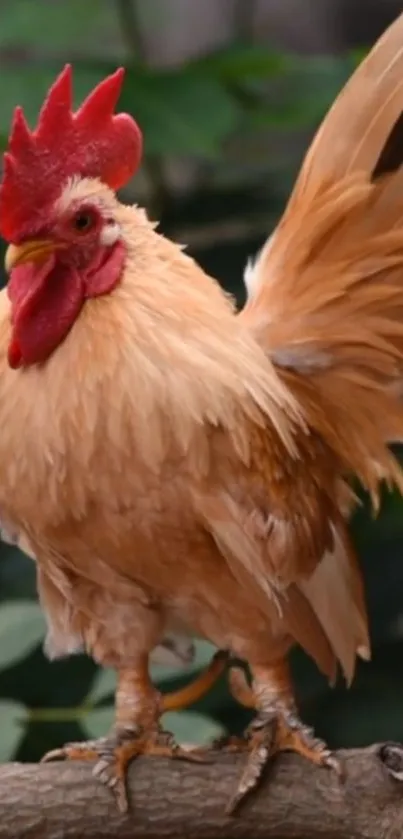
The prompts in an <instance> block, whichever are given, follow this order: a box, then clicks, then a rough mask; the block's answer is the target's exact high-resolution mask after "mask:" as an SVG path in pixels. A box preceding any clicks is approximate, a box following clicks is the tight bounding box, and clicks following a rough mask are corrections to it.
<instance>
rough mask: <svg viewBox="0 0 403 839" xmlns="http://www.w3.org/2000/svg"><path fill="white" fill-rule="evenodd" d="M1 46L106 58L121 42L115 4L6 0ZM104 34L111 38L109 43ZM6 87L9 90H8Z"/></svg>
mask: <svg viewBox="0 0 403 839" xmlns="http://www.w3.org/2000/svg"><path fill="white" fill-rule="evenodd" d="M2 5H3V7H4V6H5V7H6V9H5V10H4V11H3V15H2V21H1V29H0V46H1V47H3V50H4V48H7V47H8V48H9V47H10V46H16V47H25V48H28V49H29V48H36V49H37V48H41V51H42V50H45V51H48V52H52V53H53V54H54V53H55V51H57V50H58V49H61V48H63V47H70V48H72V49H73V50H74V52H78V51H79V50H80V48H82V49H84V50H85V52H86V53H87V54H88V51H91V50H92V49H94V50H97V51H98V52H99V53H101V51H102V53H103V54H105V49H107V50H108V48H109V46H110V44H111V43H113V38H112V34H115V33H116V39H117V40H118V34H119V33H118V30H119V27H118V20H117V15H116V12H115V10H114V9H113V4H111V3H109V2H105V0H85V3H83V2H82V0H68V2H63V1H62V0H59V2H57V1H56V2H55V0H50V1H49V0H35V3H32V2H31V0H3V4H2ZM105 34H107V35H109V39H106V38H105V37H102V36H105ZM5 87H6V86H5Z"/></svg>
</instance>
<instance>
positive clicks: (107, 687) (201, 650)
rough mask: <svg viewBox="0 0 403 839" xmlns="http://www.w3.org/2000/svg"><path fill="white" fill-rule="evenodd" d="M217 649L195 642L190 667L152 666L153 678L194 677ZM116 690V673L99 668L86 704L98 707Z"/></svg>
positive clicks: (161, 679) (157, 680)
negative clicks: (97, 705) (193, 655)
mask: <svg viewBox="0 0 403 839" xmlns="http://www.w3.org/2000/svg"><path fill="white" fill-rule="evenodd" d="M215 651H216V648H215V647H214V645H213V644H210V643H209V642H208V641H195V657H194V659H193V661H192V663H191V664H190V665H189V666H188V667H178V666H175V667H170V666H166V665H162V664H154V665H153V664H152V665H151V677H152V679H153V681H154V682H156V683H157V684H158V682H163V681H169V680H170V679H172V678H177V677H178V676H181V677H182V676H183V675H186V674H189V677H192V676H193V675H194V673H195V672H196V671H197V670H201V669H202V668H203V667H206V666H207V665H208V664H209V662H210V660H211V658H212V657H213V655H214V653H215ZM115 690H116V673H115V671H114V670H111V669H103V668H99V670H98V671H97V673H96V674H95V678H94V681H93V683H92V686H91V690H90V691H89V693H88V695H87V697H86V700H85V701H86V703H87V704H91V705H96V704H97V703H98V702H101V701H102V700H103V699H106V697H108V696H110V695H111V694H114V693H115Z"/></svg>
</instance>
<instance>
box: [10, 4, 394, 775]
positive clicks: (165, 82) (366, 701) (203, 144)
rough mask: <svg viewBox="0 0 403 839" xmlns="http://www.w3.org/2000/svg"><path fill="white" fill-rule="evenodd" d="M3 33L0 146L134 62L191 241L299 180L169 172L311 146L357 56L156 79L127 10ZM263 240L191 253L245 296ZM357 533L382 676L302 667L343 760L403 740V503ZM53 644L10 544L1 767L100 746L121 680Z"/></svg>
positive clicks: (228, 713) (72, 14)
mask: <svg viewBox="0 0 403 839" xmlns="http://www.w3.org/2000/svg"><path fill="white" fill-rule="evenodd" d="M151 6H152V4H151ZM0 24H1V25H0V67H1V69H2V71H3V72H2V75H1V83H0V94H1V95H0V145H1V144H2V145H3V147H4V146H5V144H6V138H7V133H8V128H9V124H10V119H11V116H12V111H13V108H14V106H15V105H16V104H17V103H18V104H22V105H23V106H24V110H25V111H26V114H27V117H28V119H29V121H30V122H31V124H34V122H35V119H36V117H37V113H38V109H39V107H40V105H41V103H42V101H43V97H44V95H45V93H46V91H47V89H48V87H49V85H50V84H51V82H52V81H53V79H54V77H55V74H56V72H57V71H58V70H59V69H60V68H61V66H62V65H63V64H64V63H65V61H71V62H72V63H73V64H74V85H75V90H74V95H75V101H76V103H77V104H79V103H80V102H81V101H82V99H83V97H84V95H85V94H86V93H87V92H88V91H89V90H90V88H91V87H92V86H93V85H94V84H95V83H96V82H97V81H99V80H100V79H101V78H102V77H103V76H104V75H105V74H107V73H108V72H110V71H112V70H113V69H115V67H116V65H117V64H118V63H124V64H125V66H126V67H127V76H126V81H125V86H124V91H123V96H122V101H121V105H122V107H123V108H124V109H126V110H127V111H129V112H131V113H133V114H134V115H135V117H136V119H137V120H138V121H139V123H140V125H141V127H142V129H143V131H144V135H145V155H146V161H145V162H146V165H145V171H146V173H147V176H148V178H149V180H150V186H151V192H152V191H153V189H154V190H156V191H158V189H159V190H161V186H162V188H163V191H164V193H165V201H164V204H163V206H162V208H161V211H162V228H163V229H164V230H165V232H167V233H171V234H173V235H174V234H175V231H176V230H179V229H180V228H181V227H184V226H186V225H189V224H193V226H194V227H196V228H197V227H198V225H200V226H202V225H203V224H205V223H206V220H208V221H209V223H210V224H212V225H213V227H214V224H216V225H217V230H219V229H220V225H222V223H223V222H225V223H227V222H228V221H229V220H231V219H233V218H238V217H239V215H241V216H242V218H244V219H245V218H247V219H249V218H253V217H254V214H256V213H258V212H260V213H261V212H262V211H263V212H264V213H265V217H267V220H268V221H267V228H269V224H270V222H269V220H271V222H273V221H274V220H275V218H276V217H278V215H279V213H280V212H281V209H282V206H283V202H284V199H285V196H286V193H287V191H288V189H289V185H290V183H291V181H292V177H293V175H294V174H295V172H294V168H293V167H294V161H292V163H289V164H288V168H287V167H286V168H285V169H284V171H283V170H281V173H280V175H277V178H276V173H275V171H274V170H273V167H272V169H271V171H270V172H269V170H268V171H267V177H265V179H264V181H265V182H264V185H263V186H262V181H261V177H260V179H259V180H256V181H251V182H249V183H247V184H243V186H241V187H239V186H237V187H235V186H234V187H232V186H231V184H229V186H227V188H226V190H225V191H224V190H221V191H220V192H219V191H218V190H217V189H216V190H215V191H214V189H210V190H209V192H208V193H207V192H205V193H203V194H190V195H186V196H181V197H175V196H174V195H171V194H170V193H169V188H168V187H167V185H166V184H165V182H164V165H165V163H166V161H167V159H168V158H170V157H175V158H180V159H181V158H193V159H195V160H198V161H202V162H204V163H205V164H206V165H208V166H209V167H211V170H212V171H213V172H218V171H221V169H222V168H223V167H224V166H225V165H226V162H227V152H228V144H229V143H230V141H231V139H233V138H247V137H255V136H259V135H260V134H261V133H262V132H263V134H264V136H266V134H265V132H267V131H270V132H272V135H271V136H273V134H274V136H275V134H276V132H277V131H278V132H280V136H281V137H284V136H285V135H286V136H287V137H291V138H292V137H294V135H295V132H296V131H297V130H300V129H301V128H303V129H306V130H307V131H308V132H311V131H312V130H313V128H314V126H315V125H316V124H317V122H318V121H319V119H320V117H321V116H322V114H323V113H324V112H325V110H326V108H327V107H328V105H329V104H330V103H331V101H332V100H333V98H334V96H335V95H336V93H337V91H338V90H339V89H340V87H341V86H342V84H343V83H344V81H345V80H346V78H347V77H348V75H349V74H350V72H351V70H352V68H353V66H354V64H355V63H356V62H357V60H358V59H359V58H360V56H358V55H356V54H352V55H348V56H341V57H330V56H321V57H308V56H305V57H300V56H296V55H282V54H279V53H278V52H276V51H275V50H274V49H265V48H263V47H261V46H259V47H258V46H256V45H253V44H249V43H241V42H240V43H234V44H232V45H230V46H227V47H225V48H223V49H221V50H217V51H215V52H214V53H211V54H208V55H204V56H202V57H199V58H197V59H195V60H192V61H188V62H186V63H185V64H183V65H181V66H177V67H175V68H173V69H166V70H164V69H156V68H152V67H150V66H148V64H147V63H146V62H145V60H144V57H143V55H144V44H143V42H142V25H141V24H142V22H141V20H138V16H137V15H136V7H135V3H134V2H130V0H129V2H127V0H120V2H118V1H117V2H114V3H111V2H109V0H107V1H106V0H104V1H103V0H85V3H83V2H82V0H68V2H67V0H66V2H54V0H35V3H33V2H32V0H13V2H3V4H2V7H1V10H0ZM151 24H152V25H159V21H158V20H157V19H156V20H153V21H151ZM148 25H150V20H149V21H148ZM284 132H285V135H284ZM329 154H331V149H329ZM246 162H247V161H246V158H245V165H246ZM161 181H162V184H161ZM267 232H269V230H268V229H267ZM262 238H263V237H261V236H260V233H259V234H258V233H256V234H254V233H250V232H248V233H245V235H241V236H240V237H238V238H236V239H233V240H232V241H230V242H221V239H220V233H219V232H217V235H216V237H215V240H214V236H213V242H212V243H210V244H205V245H200V246H199V247H198V248H197V247H194V248H193V254H194V256H195V257H196V258H197V259H199V261H200V262H201V263H202V264H203V266H204V267H205V268H206V270H208V271H209V272H210V273H212V274H214V275H215V276H217V277H218V278H219V279H220V280H221V281H222V283H223V284H224V285H225V286H226V287H227V288H228V289H230V290H231V291H232V292H234V293H236V294H237V295H238V297H239V298H240V297H241V296H242V283H241V271H242V267H243V265H244V264H245V261H246V258H247V257H248V256H249V254H250V253H253V252H254V251H256V250H257V248H258V247H259V246H260V244H261V242H262ZM353 534H354V538H355V541H356V544H357V547H358V550H359V552H360V556H361V558H362V562H363V566H364V569H365V575H366V583H367V591H368V599H369V604H370V612H371V617H372V626H373V633H374V641H375V657H374V662H373V663H372V664H371V665H368V664H361V665H360V666H359V669H358V676H357V679H356V681H355V683H354V685H353V688H352V689H351V690H350V691H349V692H347V691H346V690H345V688H344V687H343V686H342V685H341V686H340V687H338V689H337V690H335V691H333V692H331V691H329V689H328V687H327V685H326V684H325V682H324V680H323V679H322V678H321V676H320V675H319V674H318V673H317V671H316V669H315V667H314V666H313V664H312V663H311V662H310V661H308V660H307V658H306V657H305V656H304V655H303V654H302V653H301V652H299V651H295V653H294V654H293V668H294V673H295V678H296V683H297V690H298V695H299V698H300V700H301V703H302V706H303V711H304V714H305V717H306V719H307V721H311V722H314V723H315V725H316V726H317V730H318V733H319V734H321V735H322V736H325V737H326V738H327V739H328V741H329V744H330V745H333V746H337V745H340V744H344V745H356V744H361V743H367V742H370V741H373V740H378V739H379V740H380V739H387V738H395V739H402V740H403V629H402V626H401V625H400V629H399V616H403V561H402V560H401V558H400V554H401V552H402V547H403V516H402V503H401V501H400V499H398V498H396V497H395V496H388V497H386V498H385V504H384V508H383V513H382V515H381V517H380V518H379V520H378V521H377V522H373V521H372V520H371V518H370V516H369V513H368V510H367V507H366V505H365V504H364V506H363V509H362V510H361V511H360V513H359V514H358V515H357V517H356V519H355V521H354V523H353ZM111 619H113V616H111ZM402 623H403V617H400V624H402ZM44 634H45V625H44V619H43V617H42V615H41V612H40V609H39V606H38V604H37V602H36V594H35V568H34V564H33V563H32V562H31V561H30V560H29V559H28V558H27V557H24V556H23V555H22V554H20V553H19V551H18V550H17V549H15V548H13V547H10V546H9V545H5V544H2V545H0V727H1V732H2V736H1V738H0V760H3V761H4V760H9V759H11V758H15V757H16V758H18V759H22V760H36V759H39V758H40V757H41V755H42V754H43V753H44V752H45V751H46V750H47V749H50V748H54V747H55V746H57V745H60V744H61V743H63V742H65V741H67V740H74V739H78V738H80V737H85V736H89V737H92V736H98V735H101V734H103V733H105V732H106V730H107V728H108V726H109V724H110V722H111V719H112V700H113V688H114V674H113V673H111V672H108V671H107V672H103V671H101V670H100V669H99V668H98V667H96V666H95V665H94V664H93V662H92V661H90V660H89V659H88V658H87V657H86V656H84V655H80V656H75V657H73V658H71V659H69V660H64V661H58V662H54V663H50V662H48V661H47V660H46V658H45V656H44V654H43V652H42V647H41V645H42V641H43V638H44ZM210 655H211V647H210V645H208V644H206V643H199V644H198V646H197V657H196V661H195V663H194V664H193V665H192V668H190V670H189V671H188V672H187V673H185V674H184V673H182V672H178V671H173V670H167V669H165V670H162V669H161V668H155V669H154V671H153V674H154V677H155V679H156V681H157V682H158V684H159V685H160V686H161V688H162V689H164V690H167V689H172V688H174V687H177V686H179V685H180V684H182V683H183V682H184V681H185V680H186V679H188V678H191V676H192V674H193V673H194V671H195V670H196V669H199V668H200V667H201V666H202V665H203V664H204V663H206V662H207V660H208V659H209V657H210ZM167 716H169V719H167V720H166V723H167V725H168V726H169V727H171V729H172V730H174V732H175V733H176V735H177V736H178V738H179V739H180V740H182V741H185V742H186V741H192V742H194V741H198V742H205V741H207V740H209V739H211V738H212V737H216V736H218V735H219V734H220V733H222V732H224V731H226V730H232V731H235V732H236V731H240V730H241V729H242V727H243V725H244V724H245V722H246V721H247V720H248V713H247V712H246V711H244V710H242V709H239V708H237V707H236V706H235V703H234V702H233V701H232V699H231V698H230V696H229V693H228V690H227V687H226V684H225V680H224V679H221V680H220V682H219V683H218V685H217V686H216V688H215V689H214V690H213V691H212V692H211V694H210V695H209V696H207V697H206V698H205V699H204V700H203V701H202V702H200V703H199V704H198V705H197V706H196V707H195V708H194V709H191V710H189V712H186V713H181V714H172V715H167Z"/></svg>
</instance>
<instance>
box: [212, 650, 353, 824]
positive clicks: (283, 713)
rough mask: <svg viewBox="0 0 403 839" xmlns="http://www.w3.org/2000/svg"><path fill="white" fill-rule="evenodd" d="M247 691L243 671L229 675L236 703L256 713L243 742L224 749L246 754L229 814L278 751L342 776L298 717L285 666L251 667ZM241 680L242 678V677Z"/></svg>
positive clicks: (234, 743) (284, 664)
mask: <svg viewBox="0 0 403 839" xmlns="http://www.w3.org/2000/svg"><path fill="white" fill-rule="evenodd" d="M251 670H252V675H253V684H252V687H251V688H250V687H249V686H248V685H247V683H246V680H245V679H244V676H243V672H242V671H239V670H236V671H234V672H233V673H232V674H231V675H232V678H231V688H232V693H233V695H234V696H235V698H236V699H238V701H240V702H241V703H242V704H243V705H246V706H247V707H249V708H254V709H255V710H256V716H255V718H254V720H253V721H252V723H251V725H250V726H249V727H248V729H247V731H246V736H245V738H244V739H243V740H239V739H238V740H236V739H235V738H232V739H231V740H230V741H229V742H228V744H227V749H229V750H231V751H245V752H248V757H247V762H246V766H245V769H244V772H243V774H242V777H241V779H240V782H239V785H238V789H237V791H236V792H235V795H234V796H233V798H232V800H231V801H230V804H229V806H228V808H227V812H228V813H232V812H233V811H234V810H235V808H236V807H237V805H238V804H239V803H240V801H241V800H242V799H243V798H244V797H245V795H247V794H248V792H250V791H251V790H252V789H253V788H254V787H256V786H257V785H258V783H259V780H260V778H261V776H262V773H263V770H264V768H265V766H266V765H267V763H268V762H269V760H270V759H271V758H272V757H273V756H274V755H275V754H277V753H278V752H283V751H294V752H297V753H298V754H300V755H302V756H303V757H304V758H306V759H307V760H309V761H311V762H312V763H315V764H317V765H320V766H327V767H330V768H332V769H334V770H336V771H337V773H338V774H341V767H340V764H339V762H338V761H337V760H336V758H335V757H334V756H333V755H332V753H331V752H330V750H329V749H328V748H327V746H326V744H325V743H324V742H323V741H322V740H318V739H317V738H316V737H315V735H314V732H313V731H312V729H311V728H308V726H306V725H304V723H303V722H302V721H301V720H300V718H299V716H298V712H297V709H296V705H295V700H294V694H293V688H292V683H291V679H290V673H289V668H288V665H287V663H286V662H285V661H282V662H279V663H277V664H276V665H275V666H270V667H267V666H266V667H254V668H251ZM241 677H242V678H241Z"/></svg>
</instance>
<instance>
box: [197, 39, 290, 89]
mask: <svg viewBox="0 0 403 839" xmlns="http://www.w3.org/2000/svg"><path fill="white" fill-rule="evenodd" d="M288 65H289V59H288V57H287V56H286V55H284V54H281V53H276V52H273V51H272V50H270V49H268V48H267V47H260V46H253V45H242V44H241V45H239V44H234V45H232V46H229V47H225V48H224V49H222V50H217V51H216V52H213V53H210V55H205V56H203V57H202V58H199V59H197V60H196V61H194V62H192V65H191V66H192V67H193V69H194V70H198V71H199V72H202V73H205V74H209V75H211V76H214V77H215V78H218V79H220V80H221V81H225V82H227V83H228V82H241V83H243V82H245V81H247V80H251V79H260V80H261V79H269V78H272V77H273V76H277V75H279V74H281V73H284V72H285V71H286V70H287V68H288Z"/></svg>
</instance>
